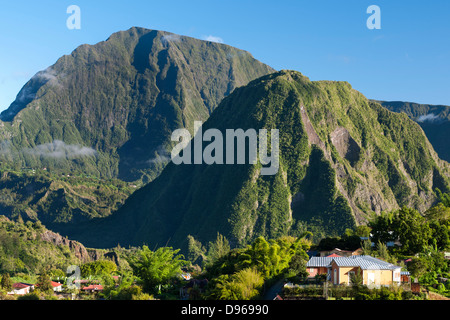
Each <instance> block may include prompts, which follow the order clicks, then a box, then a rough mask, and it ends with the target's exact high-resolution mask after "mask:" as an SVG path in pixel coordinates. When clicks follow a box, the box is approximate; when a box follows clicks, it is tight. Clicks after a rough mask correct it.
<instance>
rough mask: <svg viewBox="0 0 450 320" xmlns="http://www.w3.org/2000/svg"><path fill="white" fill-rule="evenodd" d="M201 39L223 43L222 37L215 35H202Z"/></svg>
mask: <svg viewBox="0 0 450 320" xmlns="http://www.w3.org/2000/svg"><path fill="white" fill-rule="evenodd" d="M202 40H206V41H211V42H217V43H224V42H223V39H222V38H220V37H216V36H211V35H209V36H203V37H202Z"/></svg>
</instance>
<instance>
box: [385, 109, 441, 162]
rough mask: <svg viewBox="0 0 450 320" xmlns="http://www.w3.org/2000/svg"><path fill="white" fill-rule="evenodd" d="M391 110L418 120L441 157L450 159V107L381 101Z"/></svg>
mask: <svg viewBox="0 0 450 320" xmlns="http://www.w3.org/2000/svg"><path fill="white" fill-rule="evenodd" d="M379 102H380V103H381V105H382V106H383V107H385V108H387V109H389V110H391V111H395V112H403V113H405V114H406V115H408V117H410V118H411V119H413V120H414V121H416V122H417V123H418V124H419V125H420V126H421V127H422V129H423V131H424V132H425V134H426V136H427V138H428V140H430V143H431V144H432V145H433V148H434V149H435V150H436V152H437V154H438V155H439V158H441V159H443V160H445V161H450V148H449V146H448V140H447V137H448V136H449V135H450V107H449V106H442V105H429V104H418V103H411V102H403V101H379Z"/></svg>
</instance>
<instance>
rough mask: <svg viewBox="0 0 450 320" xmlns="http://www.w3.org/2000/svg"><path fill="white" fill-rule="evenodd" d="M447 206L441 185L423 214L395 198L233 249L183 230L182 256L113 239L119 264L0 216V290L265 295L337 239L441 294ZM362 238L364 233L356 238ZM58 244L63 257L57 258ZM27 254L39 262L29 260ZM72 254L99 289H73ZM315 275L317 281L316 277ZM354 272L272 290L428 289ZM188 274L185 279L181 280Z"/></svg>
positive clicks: (355, 294)
mask: <svg viewBox="0 0 450 320" xmlns="http://www.w3.org/2000/svg"><path fill="white" fill-rule="evenodd" d="M449 213H450V194H442V193H440V197H439V203H438V204H437V205H435V206H433V207H432V208H430V209H429V210H427V211H426V212H425V213H423V214H420V213H418V212H417V211H416V210H414V209H411V208H407V207H404V208H401V209H399V210H394V211H391V212H386V213H384V214H383V215H381V216H378V215H374V216H373V217H372V218H371V219H370V221H369V223H368V224H367V225H361V226H358V227H355V228H353V229H347V230H346V231H345V233H344V234H342V235H341V236H340V237H327V238H323V239H322V240H321V241H320V242H318V243H312V242H311V241H310V240H309V239H312V237H311V236H312V235H311V234H310V233H307V234H304V235H302V236H301V237H291V236H283V237H279V238H275V239H265V238H264V237H258V238H257V239H255V240H254V241H253V242H252V243H250V244H249V245H246V246H244V247H240V248H234V249H232V248H230V244H229V241H228V239H227V238H226V237H224V236H223V235H221V234H217V235H216V238H215V240H214V241H210V242H209V243H207V244H206V245H203V244H202V243H201V242H199V241H198V240H196V239H195V238H194V237H192V236H189V237H188V238H189V248H188V255H187V256H186V257H185V256H183V255H181V254H180V250H179V249H173V248H172V247H159V248H157V249H155V250H151V249H149V247H147V246H142V247H134V248H128V249H125V248H121V247H117V248H115V249H114V252H115V253H116V254H117V256H118V257H119V259H120V260H121V263H115V262H113V261H112V260H110V259H107V258H106V259H105V258H104V256H103V257H102V258H100V259H97V260H92V261H88V262H80V261H76V259H72V260H71V259H69V258H70V257H71V254H70V250H68V249H67V248H63V247H58V246H54V245H51V244H50V243H47V244H45V243H44V242H42V241H36V239H35V237H36V235H35V234H36V233H38V232H39V230H41V229H44V227H43V226H41V225H39V223H36V224H32V223H31V222H28V223H27V224H23V223H22V222H12V221H10V220H7V219H3V220H2V225H1V226H2V229H0V230H2V231H1V237H0V240H1V241H2V245H1V246H0V247H2V248H3V250H4V253H3V255H0V258H1V260H0V261H1V264H0V274H1V277H2V279H1V281H0V287H1V288H0V296H1V297H4V298H6V296H5V295H4V293H5V291H8V290H10V287H11V284H12V282H13V281H17V280H19V281H24V280H26V281H27V282H31V283H35V284H38V286H39V287H38V290H36V291H35V292H33V293H32V294H29V295H26V296H24V297H21V299H39V298H40V299H54V298H55V296H54V295H52V293H51V290H49V289H48V286H49V285H48V281H50V279H56V278H57V277H58V281H62V282H63V283H65V287H72V289H70V290H68V291H66V292H68V293H69V295H68V296H66V298H69V299H70V298H71V296H70V293H76V294H78V296H77V297H78V298H79V299H99V298H101V299H111V300H116V299H120V300H131V299H146V300H148V299H180V298H188V299H207V300H252V299H264V298H273V297H272V295H273V294H274V293H273V292H271V288H272V287H273V286H277V283H280V282H281V283H283V282H285V281H289V282H292V283H294V284H295V283H304V281H305V278H306V276H307V272H306V262H307V261H308V259H309V257H308V254H307V252H308V251H309V250H310V249H312V250H322V249H325V250H327V249H330V248H334V247H335V246H338V247H339V248H344V249H347V248H352V249H354V248H357V247H361V248H362V249H363V252H362V254H366V255H371V256H374V257H378V258H380V259H382V260H385V261H388V262H391V263H394V264H397V265H400V266H402V267H403V269H404V270H406V268H407V270H408V271H409V272H410V273H411V276H412V281H413V282H414V279H415V278H417V279H418V281H419V283H420V284H421V286H422V287H423V288H426V289H427V290H430V291H434V292H436V293H439V294H440V295H443V296H449V297H450V281H449V280H448V279H449V276H450V263H449V260H448V259H445V258H444V252H445V251H448V250H449V249H450V240H449V234H450V215H449ZM403 222H404V223H403ZM5 230H9V231H5ZM411 230H414V232H411ZM18 235H21V237H19V236H18ZM25 235H26V237H25ZM417 235H419V236H417ZM33 237H34V238H33ZM361 237H367V238H369V240H361ZM358 240H359V242H358ZM393 240H395V241H400V244H401V245H398V244H397V245H395V246H387V245H386V244H387V243H389V242H390V241H393ZM13 242H14V244H12V243H13ZM371 243H373V244H374V245H372V244H371ZM5 250H6V251H8V252H6V251H5ZM31 252H32V253H31ZM61 252H63V253H64V254H63V256H64V257H65V258H66V259H65V260H64V259H61V258H60V256H61V254H60V253H61ZM58 254H59V255H58ZM44 256H45V258H44ZM7 257H16V258H15V259H16V260H18V259H25V260H24V261H23V262H26V263H27V265H26V268H25V269H24V268H20V266H21V265H22V266H24V265H25V264H24V263H22V264H20V263H19V264H17V262H16V267H15V268H11V267H10V266H11V264H10V262H9V261H8V260H11V259H7ZM27 257H28V258H27ZM58 257H59V258H58ZM57 259H60V260H57ZM33 261H34V262H36V263H37V262H39V263H38V264H34V265H33ZM57 261H58V262H57ZM116 261H117V260H116ZM71 263H75V264H77V265H79V267H80V275H79V276H81V279H89V281H90V282H91V283H101V284H102V286H103V290H102V291H101V292H99V293H97V294H92V293H83V292H81V291H80V290H79V289H76V288H75V289H74V288H73V286H72V285H71V284H70V283H69V279H71V278H68V277H67V276H68V274H65V270H67V265H68V264H71ZM187 272H189V273H190V274H191V276H192V277H193V279H191V280H190V281H187V280H183V279H182V277H181V275H182V274H186V273H187ZM113 276H115V278H113ZM316 278H317V281H318V283H323V281H324V280H325V279H324V278H321V277H316ZM205 279H208V280H205ZM72 280H73V279H72ZM361 281H362V279H361V278H360V276H358V274H356V275H355V276H354V277H353V278H352V284H351V285H350V286H348V287H347V286H332V285H330V284H329V285H328V286H327V287H326V289H325V290H324V288H323V286H317V285H306V286H305V285H304V286H303V287H285V289H284V290H283V291H282V292H278V293H279V294H281V295H282V296H283V297H286V298H291V299H292V298H296V299H315V298H322V297H323V295H324V292H326V294H327V297H328V298H329V299H357V300H410V299H424V298H426V297H427V296H426V294H425V293H421V294H413V293H412V292H411V290H410V289H409V288H408V287H405V286H400V287H397V286H393V287H382V288H368V287H367V286H364V285H362V284H361V283H362V282H361ZM192 283H193V284H194V285H193V286H192V285H190V284H192ZM86 285H87V284H86ZM83 286H84V285H83ZM46 287H47V289H45V288H46ZM8 288H9V289H8ZM1 292H3V293H1ZM267 295H270V297H269V296H267ZM10 298H11V297H10Z"/></svg>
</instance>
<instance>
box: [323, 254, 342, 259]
mask: <svg viewBox="0 0 450 320" xmlns="http://www.w3.org/2000/svg"><path fill="white" fill-rule="evenodd" d="M327 257H333V258H334V257H342V256H340V255H338V254H336V253H333V254H330V255H329V256H327Z"/></svg>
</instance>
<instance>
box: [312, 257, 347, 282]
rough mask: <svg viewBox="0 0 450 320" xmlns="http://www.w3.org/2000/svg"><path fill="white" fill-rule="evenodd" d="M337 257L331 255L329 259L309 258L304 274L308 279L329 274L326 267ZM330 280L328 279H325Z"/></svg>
mask: <svg viewBox="0 0 450 320" xmlns="http://www.w3.org/2000/svg"><path fill="white" fill-rule="evenodd" d="M335 257H339V256H338V255H331V256H329V257H311V258H310V259H309V261H308V262H307V263H306V272H308V274H309V277H315V276H316V275H321V274H329V271H328V266H329V265H330V263H331V260H333V258H335ZM327 280H330V279H327Z"/></svg>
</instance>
